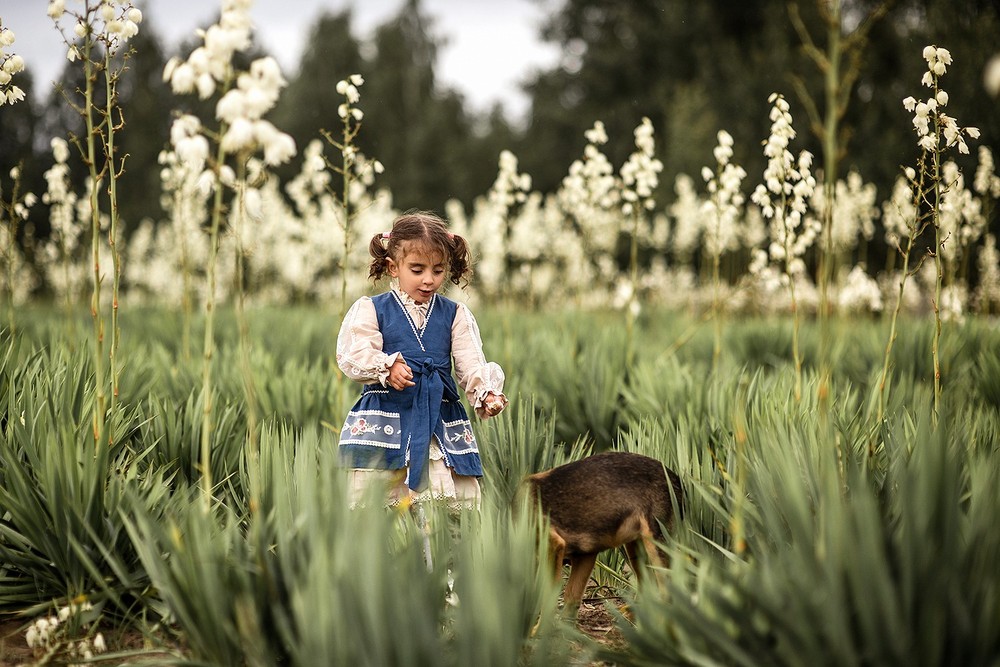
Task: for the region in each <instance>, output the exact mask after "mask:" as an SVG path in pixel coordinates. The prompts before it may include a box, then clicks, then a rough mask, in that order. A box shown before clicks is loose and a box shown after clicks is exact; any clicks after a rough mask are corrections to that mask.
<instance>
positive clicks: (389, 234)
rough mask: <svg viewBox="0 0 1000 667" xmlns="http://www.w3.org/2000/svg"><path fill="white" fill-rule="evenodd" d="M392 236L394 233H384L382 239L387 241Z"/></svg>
mask: <svg viewBox="0 0 1000 667" xmlns="http://www.w3.org/2000/svg"><path fill="white" fill-rule="evenodd" d="M390 236H392V232H382V238H384V239H387V238H389V237H390Z"/></svg>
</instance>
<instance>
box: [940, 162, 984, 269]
mask: <svg viewBox="0 0 1000 667" xmlns="http://www.w3.org/2000/svg"><path fill="white" fill-rule="evenodd" d="M941 176H942V180H943V181H944V183H945V186H946V187H945V188H944V189H943V190H942V191H941V205H940V210H939V215H938V227H939V228H940V229H941V234H942V238H943V239H944V241H943V242H942V244H941V255H942V257H943V258H944V259H945V261H946V262H949V263H951V264H952V265H954V264H955V263H956V262H958V261H960V259H961V257H962V256H963V255H964V254H965V251H966V249H967V248H968V247H969V246H971V245H972V244H973V243H975V242H976V241H978V240H979V239H980V238H981V237H982V235H983V233H984V232H985V231H986V217H985V216H983V214H982V202H981V201H980V200H979V199H977V198H976V197H975V196H974V195H973V193H972V191H971V190H969V189H967V188H966V187H965V177H964V176H963V175H962V171H961V170H960V169H959V168H958V165H957V164H955V163H954V162H953V161H951V160H949V161H947V162H945V163H944V165H943V166H942V167H941ZM951 269H952V270H954V266H952V267H951Z"/></svg>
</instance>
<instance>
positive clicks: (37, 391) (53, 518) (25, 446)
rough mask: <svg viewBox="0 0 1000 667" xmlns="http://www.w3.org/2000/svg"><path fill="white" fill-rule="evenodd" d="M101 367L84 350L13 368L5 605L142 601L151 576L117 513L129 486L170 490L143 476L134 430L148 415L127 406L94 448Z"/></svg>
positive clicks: (2, 460)
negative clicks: (95, 379) (95, 388)
mask: <svg viewBox="0 0 1000 667" xmlns="http://www.w3.org/2000/svg"><path fill="white" fill-rule="evenodd" d="M92 373H93V370H92V368H91V366H90V363H89V358H88V357H87V356H85V355H84V354H82V353H79V352H77V353H72V354H70V353H67V352H65V351H63V350H55V351H40V352H34V353H32V354H31V355H29V356H28V357H27V358H26V359H24V360H23V361H22V362H21V363H20V364H19V365H17V366H16V367H14V368H4V383H5V384H6V387H5V405H4V409H5V412H6V415H7V416H8V418H7V419H6V420H5V423H4V425H3V433H2V437H0V562H2V563H3V565H2V567H0V570H2V576H0V608H2V609H3V610H5V611H14V612H18V613H24V614H28V615H30V614H32V613H35V612H39V611H43V610H45V609H47V608H48V607H49V605H50V604H51V602H52V601H53V600H64V601H69V600H79V599H84V600H88V601H90V602H92V603H93V604H94V605H95V606H97V605H98V604H100V605H102V606H104V605H108V607H107V608H108V609H109V610H110V611H112V612H113V613H115V614H118V615H127V614H128V613H130V612H131V611H132V608H133V606H134V605H137V604H138V605H139V606H141V605H142V603H141V601H140V599H141V598H142V597H143V596H144V595H145V592H144V591H145V588H146V585H147V578H146V576H145V572H144V570H143V569H142V567H140V566H139V562H138V558H137V556H136V554H135V551H134V550H133V549H132V544H131V541H130V540H129V539H128V537H127V536H126V534H125V531H124V526H123V524H122V522H121V521H120V520H119V518H118V512H119V510H120V509H121V505H122V502H123V496H124V494H125V490H126V489H128V488H132V489H134V490H135V493H137V494H140V495H142V496H145V497H148V498H151V499H154V500H151V502H154V501H155V499H161V498H162V497H163V496H164V495H165V494H166V487H165V486H163V485H162V483H161V481H160V479H159V478H158V477H157V476H156V475H148V476H142V477H140V476H138V474H137V470H136V468H135V466H134V463H133V460H134V457H135V456H140V457H141V456H144V455H145V454H147V453H148V452H147V451H138V452H133V451H131V450H130V449H129V448H128V447H127V446H126V445H125V444H122V443H128V442H131V441H132V435H133V434H131V433H130V432H128V431H127V430H126V429H128V428H134V425H135V424H136V423H138V421H139V417H138V415H137V414H135V411H134V410H130V409H126V407H125V406H121V405H119V406H118V407H117V408H116V410H118V412H119V414H117V415H110V416H109V419H107V420H105V421H104V422H103V423H105V424H106V428H110V426H111V425H112V424H114V425H118V430H116V431H115V432H113V433H108V432H107V431H104V432H102V433H100V435H101V436H102V440H101V442H110V443H112V444H111V445H110V446H103V447H98V448H96V449H95V448H94V436H93V430H92V428H91V426H92V423H91V420H90V417H91V416H92V411H93V401H94V400H95V399H94V394H93V393H92V391H90V389H89V387H88V384H89V383H90V382H91V381H92Z"/></svg>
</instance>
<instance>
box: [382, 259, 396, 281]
mask: <svg viewBox="0 0 1000 667" xmlns="http://www.w3.org/2000/svg"><path fill="white" fill-rule="evenodd" d="M385 265H386V267H388V269H389V275H390V276H392V277H393V278H398V277H399V265H398V264H396V260H394V259H393V258H392V257H386V259H385Z"/></svg>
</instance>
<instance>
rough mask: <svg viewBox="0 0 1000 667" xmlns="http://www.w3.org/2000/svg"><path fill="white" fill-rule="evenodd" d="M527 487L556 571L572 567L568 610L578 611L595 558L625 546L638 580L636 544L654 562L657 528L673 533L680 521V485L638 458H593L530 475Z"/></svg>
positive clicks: (671, 474)
mask: <svg viewBox="0 0 1000 667" xmlns="http://www.w3.org/2000/svg"><path fill="white" fill-rule="evenodd" d="M525 483H526V486H527V489H526V490H527V491H528V492H529V493H530V496H531V498H532V499H533V500H534V501H535V503H536V504H537V505H538V506H540V508H541V511H542V513H543V514H544V515H545V516H546V517H547V518H548V520H549V526H550V530H549V533H550V534H549V540H550V548H551V550H552V553H551V555H552V558H553V566H554V568H555V569H556V571H558V569H559V568H561V567H562V564H563V562H564V561H566V560H568V561H569V562H570V565H571V571H570V580H569V582H568V583H567V585H566V594H565V600H566V605H567V607H569V608H572V607H574V606H578V605H579V600H580V598H581V597H582V595H583V588H584V587H585V586H586V582H587V580H588V579H589V577H590V572H591V570H592V569H593V565H594V562H595V561H596V558H597V554H598V553H600V552H601V551H604V550H606V549H612V548H614V547H618V546H624V547H625V551H626V554H627V555H628V557H629V561H630V563H631V564H632V566H633V570H634V571H635V572H636V574H637V576H638V568H637V564H636V558H635V557H636V549H637V546H638V544H639V543H640V542H641V543H643V544H644V546H645V549H646V553H647V555H648V556H649V558H650V559H651V560H653V561H656V560H657V558H656V555H655V553H654V547H653V546H652V543H653V541H655V540H661V539H662V538H663V534H662V531H661V528H660V527H661V525H662V526H664V527H666V528H667V530H671V529H672V528H673V525H674V519H675V514H676V515H677V516H682V505H683V492H682V490H681V484H680V479H679V478H678V477H677V475H676V474H675V473H674V472H673V471H670V470H668V469H666V468H665V467H664V465H663V464H662V463H660V462H659V461H657V460H656V459H652V458H650V457H648V456H642V455H640V454H632V453H628V452H606V453H603V454H597V455H594V456H590V457H587V458H585V459H581V460H579V461H574V462H572V463H567V464H565V465H561V466H558V467H556V468H552V469H551V470H546V471H544V472H540V473H537V474H534V475H530V476H528V477H527V478H526V480H525ZM675 501H676V503H677V512H676V513H675V511H674V502H675Z"/></svg>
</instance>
